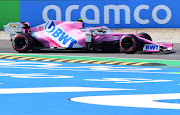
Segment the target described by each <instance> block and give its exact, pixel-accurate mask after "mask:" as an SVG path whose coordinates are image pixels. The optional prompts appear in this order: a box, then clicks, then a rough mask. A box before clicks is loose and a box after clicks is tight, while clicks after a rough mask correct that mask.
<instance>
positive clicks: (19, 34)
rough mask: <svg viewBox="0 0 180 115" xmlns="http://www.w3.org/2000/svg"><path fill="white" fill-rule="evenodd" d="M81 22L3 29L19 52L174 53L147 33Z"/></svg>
mask: <svg viewBox="0 0 180 115" xmlns="http://www.w3.org/2000/svg"><path fill="white" fill-rule="evenodd" d="M83 25H84V23H83V22H82V21H78V22H72V21H49V22H48V23H44V24H41V25H39V26H36V27H33V28H31V27H30V25H29V23H28V22H10V23H8V24H7V25H4V29H5V31H6V32H7V33H10V37H11V41H12V46H13V48H14V49H15V50H16V51H18V52H28V51H29V50H37V49H43V48H84V49H87V50H97V51H102V50H110V51H112V50H116V51H117V50H118V51H121V52H125V53H135V52H136V51H144V52H159V51H169V50H172V49H173V44H172V43H155V42H152V39H151V37H150V36H149V35H148V34H146V33H139V34H137V32H135V33H134V34H129V33H114V32H112V31H111V30H110V29H109V28H108V27H106V26H99V27H88V28H83V27H82V26H83Z"/></svg>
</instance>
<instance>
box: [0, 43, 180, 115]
mask: <svg viewBox="0 0 180 115" xmlns="http://www.w3.org/2000/svg"><path fill="white" fill-rule="evenodd" d="M179 49H180V44H174V50H173V51H171V52H163V53H162V52H161V53H153V54H142V53H141V52H137V53H135V54H124V53H117V52H85V51H82V50H57V51H54V50H52V51H51V50H43V51H41V52H30V53H25V54H39V55H66V56H84V57H86V56H88V57H116V58H141V59H143V58H144V59H166V60H180V59H179V56H180V50H179ZM0 53H17V52H16V51H15V50H14V49H13V48H12V46H11V42H10V41H7V40H1V41H0ZM17 54H19V53H17ZM9 55H10V54H9ZM177 62H179V61H177ZM179 76H180V69H179V68H170V67H168V68H166V67H146V66H127V65H103V64H85V63H84V64H82V63H65V62H48V61H47V62H43V61H29V60H14V59H0V102H1V104H0V115H170V114H171V115H177V114H178V113H180V93H179V91H180V79H179Z"/></svg>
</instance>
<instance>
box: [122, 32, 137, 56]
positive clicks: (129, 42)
mask: <svg viewBox="0 0 180 115" xmlns="http://www.w3.org/2000/svg"><path fill="white" fill-rule="evenodd" d="M139 45H140V41H139V39H138V38H137V37H136V36H135V35H132V34H128V35H125V36H123V37H122V38H121V40H120V49H121V50H122V52H125V53H128V54H131V53H135V52H136V51H137V50H138V49H139Z"/></svg>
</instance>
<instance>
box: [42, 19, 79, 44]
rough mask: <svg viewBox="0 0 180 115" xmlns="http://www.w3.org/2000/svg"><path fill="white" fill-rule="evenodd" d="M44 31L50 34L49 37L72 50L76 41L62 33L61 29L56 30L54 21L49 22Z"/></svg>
mask: <svg viewBox="0 0 180 115" xmlns="http://www.w3.org/2000/svg"><path fill="white" fill-rule="evenodd" d="M45 31H46V32H48V33H51V35H52V36H53V37H54V38H55V39H58V41H60V42H61V43H62V44H61V45H65V46H68V48H72V47H73V45H74V44H76V43H77V41H76V40H75V39H74V38H72V37H70V36H69V35H68V34H67V33H66V32H64V31H63V30H62V29H61V28H56V25H55V23H54V21H50V22H48V23H47V24H46V26H45Z"/></svg>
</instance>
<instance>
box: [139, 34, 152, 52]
mask: <svg viewBox="0 0 180 115" xmlns="http://www.w3.org/2000/svg"><path fill="white" fill-rule="evenodd" d="M138 36H139V37H142V38H144V39H146V40H150V41H152V38H151V36H149V35H148V34H147V33H144V32H141V33H139V34H138ZM144 45H145V43H144V42H140V47H139V48H140V49H139V50H143V47H144Z"/></svg>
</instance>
